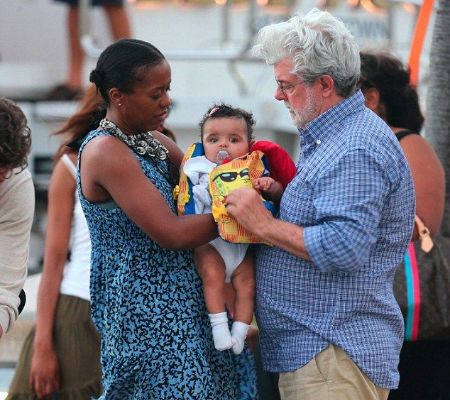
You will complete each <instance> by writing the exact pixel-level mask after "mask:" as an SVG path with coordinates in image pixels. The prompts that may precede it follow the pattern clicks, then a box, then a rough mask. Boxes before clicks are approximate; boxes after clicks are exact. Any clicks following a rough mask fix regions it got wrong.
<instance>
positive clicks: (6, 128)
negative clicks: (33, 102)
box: [0, 97, 31, 170]
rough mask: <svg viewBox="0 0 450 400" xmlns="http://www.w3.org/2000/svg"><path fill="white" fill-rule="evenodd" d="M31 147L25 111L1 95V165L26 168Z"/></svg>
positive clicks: (9, 167) (11, 167)
mask: <svg viewBox="0 0 450 400" xmlns="http://www.w3.org/2000/svg"><path fill="white" fill-rule="evenodd" d="M30 149H31V130H30V128H29V127H28V124H27V118H26V117H25V114H24V113H23V111H22V110H21V109H20V108H19V107H18V106H17V105H16V104H15V103H14V102H13V101H11V100H9V99H6V98H4V97H0V167H6V168H8V169H14V168H21V169H22V170H23V169H25V168H26V167H27V165H28V159H27V158H28V153H29V152H30Z"/></svg>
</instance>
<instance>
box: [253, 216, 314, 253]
mask: <svg viewBox="0 0 450 400" xmlns="http://www.w3.org/2000/svg"><path fill="white" fill-rule="evenodd" d="M260 236H261V237H262V239H263V240H264V242H266V243H269V244H271V245H272V246H276V247H279V248H280V249H283V250H286V251H287V252H289V253H291V254H294V255H295V256H297V257H301V258H304V259H305V260H308V261H309V260H311V257H310V256H309V254H308V251H307V249H306V246H305V240H304V229H303V228H302V227H301V226H298V225H295V224H292V223H289V222H285V221H280V220H278V219H275V218H273V219H272V220H271V221H270V222H269V223H268V224H265V227H264V228H263V231H262V234H261V235H260Z"/></svg>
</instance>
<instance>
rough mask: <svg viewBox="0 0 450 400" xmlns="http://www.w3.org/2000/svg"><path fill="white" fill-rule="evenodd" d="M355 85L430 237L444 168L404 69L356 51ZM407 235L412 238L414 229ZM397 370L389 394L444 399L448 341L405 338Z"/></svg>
mask: <svg viewBox="0 0 450 400" xmlns="http://www.w3.org/2000/svg"><path fill="white" fill-rule="evenodd" d="M359 85H360V87H361V90H362V91H363V93H364V97H365V99H366V100H365V102H366V105H367V107H369V108H370V109H371V110H373V111H374V112H376V113H377V114H378V115H379V116H380V117H381V118H383V119H384V120H385V121H386V123H387V124H388V125H389V127H390V128H391V129H392V131H393V133H394V134H395V135H396V137H397V139H398V140H399V141H400V146H401V147H402V149H403V151H404V153H405V156H406V159H407V161H408V164H409V167H410V169H411V172H412V176H413V180H414V186H415V192H416V215H418V216H419V218H421V219H422V221H423V222H424V224H425V226H427V227H428V229H429V230H430V233H431V236H434V235H435V234H437V233H438V232H439V227H440V225H441V222H442V217H443V213H444V205H445V176H444V168H443V167H442V164H441V162H440V161H439V158H438V157H437V155H436V153H435V152H434V150H433V148H432V147H431V145H430V144H429V143H428V142H427V141H426V140H425V139H424V138H423V137H421V136H420V134H419V133H420V131H421V130H422V125H423V122H424V118H423V115H422V113H421V111H420V105H419V99H418V95H417V91H416V88H415V87H413V86H412V84H411V82H410V74H409V71H408V69H406V68H405V67H404V66H403V64H402V62H401V61H400V60H399V59H397V58H396V57H394V56H393V55H391V54H388V53H374V52H362V53H361V80H360V84H359ZM430 112H432V110H430ZM413 238H414V239H416V240H417V239H418V232H417V230H415V232H414V237H413ZM399 371H400V385H399V387H398V389H397V390H394V391H392V392H391V393H390V395H389V399H399V400H400V399H408V400H415V399H435V400H439V399H442V400H444V399H446V398H448V396H449V393H450V383H449V380H448V376H449V375H450V341H449V340H442V341H431V340H420V341H414V342H411V341H405V342H404V343H403V347H402V350H401V353H400V364H399Z"/></svg>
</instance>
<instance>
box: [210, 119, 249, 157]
mask: <svg viewBox="0 0 450 400" xmlns="http://www.w3.org/2000/svg"><path fill="white" fill-rule="evenodd" d="M203 148H204V150H205V156H206V158H207V159H208V160H209V161H212V162H215V163H220V162H221V161H222V160H220V159H218V157H217V154H218V153H219V151H223V150H225V151H226V152H228V155H229V157H228V158H230V159H233V158H237V157H242V156H243V155H245V154H247V153H248V150H249V140H248V131H247V124H246V123H245V120H244V119H243V118H226V117H224V118H212V119H208V120H207V121H206V122H205V124H204V125H203Z"/></svg>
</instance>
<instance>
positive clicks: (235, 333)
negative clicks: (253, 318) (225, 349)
mask: <svg viewBox="0 0 450 400" xmlns="http://www.w3.org/2000/svg"><path fill="white" fill-rule="evenodd" d="M249 328H250V325H248V324H244V323H243V322H240V321H234V322H233V326H232V327H231V340H232V341H233V353H234V354H241V353H242V350H244V344H245V338H246V337H247V332H248V329H249Z"/></svg>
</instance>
